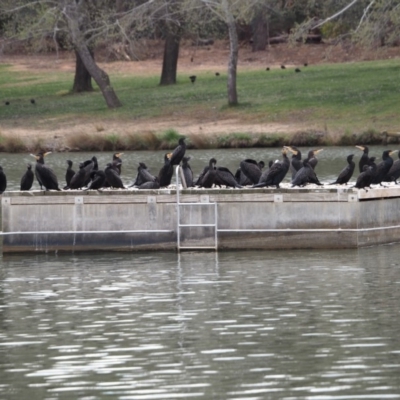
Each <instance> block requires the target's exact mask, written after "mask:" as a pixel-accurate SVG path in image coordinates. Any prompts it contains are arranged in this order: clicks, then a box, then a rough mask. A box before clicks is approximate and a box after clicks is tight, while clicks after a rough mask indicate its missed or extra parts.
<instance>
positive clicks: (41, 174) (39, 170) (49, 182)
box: [31, 151, 61, 190]
mask: <svg viewBox="0 0 400 400" xmlns="http://www.w3.org/2000/svg"><path fill="white" fill-rule="evenodd" d="M50 153H51V151H49V152H47V153H38V154H36V155H34V154H31V156H32V157H35V158H36V166H35V175H36V179H37V181H38V182H39V185H40V189H41V190H43V186H44V188H45V189H46V190H61V189H60V188H59V187H58V181H57V176H56V174H55V173H54V171H53V170H52V169H51V168H50V167H48V166H47V165H46V164H45V163H44V157H46V156H47V155H49V154H50Z"/></svg>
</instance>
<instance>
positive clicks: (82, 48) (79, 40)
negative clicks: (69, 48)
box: [63, 0, 122, 108]
mask: <svg viewBox="0 0 400 400" xmlns="http://www.w3.org/2000/svg"><path fill="white" fill-rule="evenodd" d="M64 4H65V5H66V6H65V7H64V9H63V12H64V13H65V16H66V18H67V21H68V28H69V32H70V34H71V40H72V43H73V44H74V46H75V50H76V51H77V52H78V54H79V56H80V58H81V60H82V63H83V64H84V65H85V68H86V69H87V71H88V72H89V74H90V75H91V77H92V78H93V79H94V80H95V82H96V83H97V85H98V86H99V88H100V90H101V92H102V94H103V97H104V99H105V101H106V103H107V106H108V107H109V108H116V107H121V105H122V104H121V102H120V101H119V99H118V97H117V95H116V93H115V92H114V89H113V88H112V86H111V82H110V78H109V76H108V75H107V73H106V72H105V71H103V70H102V69H101V68H100V67H99V66H98V65H97V64H96V63H95V61H94V59H93V57H92V55H91V54H90V50H89V48H88V45H87V44H86V42H85V40H84V34H83V33H82V32H81V30H80V27H79V18H80V13H79V10H78V4H77V3H76V1H75V0H65V3H64Z"/></svg>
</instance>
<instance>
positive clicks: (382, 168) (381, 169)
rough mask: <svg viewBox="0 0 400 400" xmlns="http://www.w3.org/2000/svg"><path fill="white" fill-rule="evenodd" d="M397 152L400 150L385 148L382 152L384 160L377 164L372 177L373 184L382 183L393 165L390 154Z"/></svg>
mask: <svg viewBox="0 0 400 400" xmlns="http://www.w3.org/2000/svg"><path fill="white" fill-rule="evenodd" d="M397 152H398V150H393V151H392V150H385V151H384V152H383V153H382V161H381V162H380V163H379V164H378V165H377V167H376V171H375V174H374V177H373V178H372V183H373V184H378V183H379V184H382V181H383V180H384V179H385V177H386V175H387V173H388V172H389V171H390V168H391V167H392V165H393V158H392V157H390V156H391V155H392V154H394V153H397Z"/></svg>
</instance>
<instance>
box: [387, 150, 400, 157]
mask: <svg viewBox="0 0 400 400" xmlns="http://www.w3.org/2000/svg"><path fill="white" fill-rule="evenodd" d="M398 151H399V150H392V151H391V152H390V153H389V156H391V155H392V154H396V153H397V152H398Z"/></svg>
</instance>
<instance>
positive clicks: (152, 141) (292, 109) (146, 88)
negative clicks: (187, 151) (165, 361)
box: [0, 59, 400, 153]
mask: <svg viewBox="0 0 400 400" xmlns="http://www.w3.org/2000/svg"><path fill="white" fill-rule="evenodd" d="M105 68H106V69H107V64H105ZM300 69H301V70H300V73H296V72H295V66H289V67H287V68H286V69H281V68H280V66H279V65H276V66H271V68H269V70H266V68H263V67H261V66H260V67H259V68H258V67H255V68H247V69H246V68H241V69H239V72H238V93H239V102H240V104H239V106H237V107H228V106H227V105H226V104H227V99H226V76H224V75H225V74H224V73H223V67H220V71H221V73H219V74H218V75H217V74H216V72H215V68H210V69H204V68H203V69H198V70H197V71H196V70H195V74H196V75H197V80H196V83H195V84H192V83H191V82H190V80H189V79H188V76H189V75H190V72H189V71H183V72H182V71H181V72H179V70H178V82H177V84H176V85H172V86H167V87H165V86H163V87H161V86H159V85H158V80H159V74H158V73H156V72H155V71H149V73H148V74H142V75H140V76H139V75H135V74H134V73H131V74H129V73H127V72H126V71H124V72H118V70H117V71H113V72H112V73H110V77H111V82H112V85H113V87H114V88H115V90H116V92H117V94H118V96H119V97H120V99H121V102H122V104H123V107H121V108H119V109H117V110H108V109H107V107H106V105H105V103H104V100H103V98H102V96H101V93H100V92H99V91H98V90H94V91H93V92H91V93H84V94H78V95H76V94H75V95H71V94H70V93H69V91H68V90H69V89H68V88H70V87H71V84H72V78H73V75H72V74H71V71H65V70H63V69H56V68H55V69H52V70H46V71H41V70H40V69H38V70H33V71H32V70H23V69H18V68H15V65H14V64H12V63H8V64H6V63H0V97H1V98H0V151H1V152H10V153H16V152H37V151H49V150H50V151H121V150H125V151H127V150H161V149H172V148H174V147H175V146H176V143H177V141H178V138H179V136H181V135H183V136H185V137H187V139H188V140H187V143H188V148H194V149H210V148H244V147H281V146H283V145H295V146H309V147H314V146H329V145H336V146H341V145H355V144H365V145H368V144H381V143H382V141H383V139H384V136H383V135H382V132H384V131H387V132H396V131H400V128H399V127H400V113H399V112H398V103H399V96H400V95H399V93H400V59H389V60H377V61H367V62H366V61H362V62H352V63H340V64H339V63H336V64H317V65H308V66H301V67H300ZM192 73H193V72H192ZM160 121H164V124H160ZM221 121H232V123H231V124H230V125H229V127H223V128H220V129H219V130H218V129H217V128H210V126H212V125H213V123H214V124H215V125H217V123H218V122H221ZM207 124H208V125H207ZM189 125H190V126H191V128H192V129H189ZM206 126H208V128H206ZM193 127H195V129H193ZM276 127H278V128H276ZM388 140H389V141H390V142H391V143H398V142H399V139H398V137H395V136H394V137H391V136H390V137H388Z"/></svg>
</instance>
